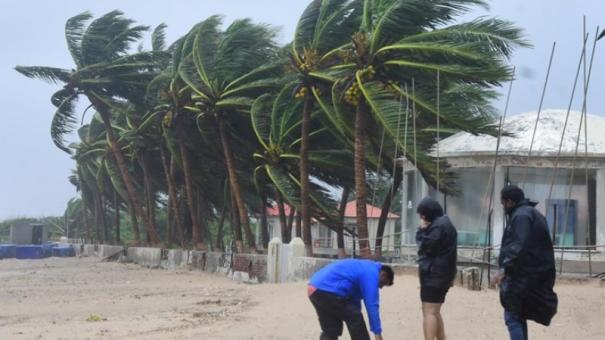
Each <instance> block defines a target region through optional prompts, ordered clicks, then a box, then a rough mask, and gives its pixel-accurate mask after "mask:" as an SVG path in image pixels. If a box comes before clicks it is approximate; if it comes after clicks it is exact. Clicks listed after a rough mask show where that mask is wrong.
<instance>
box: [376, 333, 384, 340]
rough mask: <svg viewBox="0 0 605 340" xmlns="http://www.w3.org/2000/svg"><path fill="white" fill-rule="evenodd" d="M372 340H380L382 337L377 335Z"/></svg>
mask: <svg viewBox="0 0 605 340" xmlns="http://www.w3.org/2000/svg"><path fill="white" fill-rule="evenodd" d="M374 340H382V335H379V334H376V335H374Z"/></svg>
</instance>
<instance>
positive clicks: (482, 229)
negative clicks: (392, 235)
mask: <svg viewBox="0 0 605 340" xmlns="http://www.w3.org/2000/svg"><path fill="white" fill-rule="evenodd" d="M566 113H567V112H566V111H565V110H544V111H542V113H541V115H540V119H539V121H538V124H537V130H536V135H535V140H534V143H533V149H532V152H531V157H528V154H529V148H530V144H531V140H532V135H533V131H534V126H535V124H536V118H537V113H536V112H527V113H523V114H519V115H515V116H512V117H508V118H507V119H506V122H505V123H504V131H506V132H510V133H512V134H514V136H512V137H502V139H501V142H500V147H499V151H498V158H497V162H496V164H495V171H492V169H494V160H495V158H496V157H495V156H496V144H497V138H495V137H491V136H484V135H479V136H475V135H471V134H468V133H464V132H460V133H457V134H455V135H453V136H450V137H448V138H446V139H444V140H442V141H441V142H440V143H439V144H438V145H437V146H436V147H438V148H439V155H440V157H443V158H446V159H447V161H448V162H449V164H450V165H451V166H452V170H453V171H454V172H455V173H456V174H457V175H458V185H459V189H460V191H461V195H460V196H458V197H446V198H445V203H446V204H445V205H446V211H447V214H448V215H449V216H450V218H451V219H452V221H453V223H454V224H455V225H456V227H457V229H458V230H459V244H460V245H483V244H486V243H487V242H486V241H487V238H486V237H487V235H486V232H487V223H488V222H487V221H488V215H489V211H488V210H489V209H488V205H489V197H490V196H491V195H492V191H491V190H490V189H491V185H490V183H491V181H493V182H494V183H495V190H493V196H492V200H493V201H492V202H493V203H492V204H493V209H492V211H493V212H492V226H493V232H492V235H491V244H493V245H498V244H500V241H501V238H502V232H503V227H504V216H503V211H502V208H501V205H500V190H501V189H502V188H503V186H504V185H505V184H506V183H511V184H516V185H519V186H520V187H521V188H522V189H523V190H524V191H525V194H526V196H527V197H528V198H531V199H532V200H536V201H539V205H538V206H537V208H538V210H540V211H541V212H542V213H543V214H544V215H545V216H546V217H547V219H548V222H549V226H550V228H551V232H553V228H554V234H555V243H556V245H567V246H571V245H574V246H584V245H595V244H597V245H603V244H605V118H602V117H599V116H594V115H590V114H589V115H587V116H588V118H587V126H588V131H587V136H588V138H587V140H588V143H585V137H584V136H585V131H584V129H582V130H581V131H580V138H579V144H578V143H576V141H577V136H578V131H579V130H580V117H581V114H580V113H579V112H571V113H570V115H569V119H568V122H567V127H566V129H565V133H564V134H563V127H564V126H565V121H566V116H567V115H566ZM583 125H584V124H582V126H583ZM562 135H563V139H562V140H563V142H562V147H561V153H560V157H559V159H558V160H557V154H558V151H559V145H560V143H561V136H562ZM576 147H577V149H578V152H577V157H576ZM585 147H586V148H587V153H586V154H585ZM404 163H405V164H406V165H404V166H405V167H408V168H407V169H405V168H404V172H405V176H404V183H403V192H404V197H403V208H404V210H403V211H405V213H403V214H402V215H403V216H402V229H403V232H404V234H405V237H403V240H402V242H403V243H413V236H412V235H413V233H414V231H415V230H416V226H417V224H418V220H417V217H416V214H415V209H416V205H417V204H418V202H419V200H420V199H422V197H424V196H426V195H431V196H433V197H438V199H439V200H440V201H441V202H444V198H443V197H442V195H436V194H435V192H434V191H433V190H432V189H430V188H428V186H427V185H426V183H424V181H422V179H421V178H420V176H419V175H418V174H417V173H416V171H415V170H414V168H413V167H412V166H411V165H410V164H409V163H407V162H404ZM565 216H567V222H565ZM564 233H565V236H563V234H564Z"/></svg>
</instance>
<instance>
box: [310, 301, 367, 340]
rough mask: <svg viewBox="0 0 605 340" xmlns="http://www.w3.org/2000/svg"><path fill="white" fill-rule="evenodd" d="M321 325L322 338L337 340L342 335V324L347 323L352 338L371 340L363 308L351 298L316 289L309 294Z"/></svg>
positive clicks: (322, 339)
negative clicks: (362, 312)
mask: <svg viewBox="0 0 605 340" xmlns="http://www.w3.org/2000/svg"><path fill="white" fill-rule="evenodd" d="M309 299H310V300H311V303H312V304H313V307H315V311H316V312H317V316H318V317H319V324H320V326H321V331H322V333H321V336H320V337H319V339H320V340H336V339H338V337H339V336H341V335H342V324H343V322H344V323H346V324H347V328H348V329H349V334H350V335H351V340H370V334H369V333H368V329H367V328H366V323H365V321H364V320H363V315H362V314H361V308H360V306H359V305H356V304H355V303H353V302H352V301H351V300H348V299H347V298H344V297H340V296H338V295H335V294H331V293H328V292H324V291H321V290H316V291H315V292H314V293H313V294H311V296H309Z"/></svg>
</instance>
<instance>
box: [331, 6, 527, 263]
mask: <svg viewBox="0 0 605 340" xmlns="http://www.w3.org/2000/svg"><path fill="white" fill-rule="evenodd" d="M357 3H359V4H360V6H362V11H361V12H358V13H361V24H360V26H359V29H358V31H357V33H355V34H354V35H353V38H352V41H351V44H350V45H349V46H347V47H346V48H343V49H341V54H342V63H341V64H340V65H336V66H334V67H332V72H333V75H334V77H337V78H338V80H337V81H336V82H335V83H334V85H333V88H332V100H333V104H334V105H333V107H331V108H328V109H327V110H326V112H327V113H328V114H329V115H331V116H333V118H332V119H333V120H338V121H343V122H346V121H350V120H351V119H350V117H351V116H350V115H348V112H351V111H352V112H355V114H354V122H355V124H354V126H353V127H351V126H350V125H349V126H348V129H347V131H351V129H353V130H354V136H355V138H354V139H355V178H356V181H355V191H356V201H357V225H358V229H359V237H360V248H361V250H362V253H363V255H364V256H369V246H368V245H369V243H368V241H367V239H368V234H367V218H366V209H365V204H366V195H365V186H366V180H365V171H366V166H365V160H366V157H367V154H366V153H367V151H368V150H367V144H368V142H369V141H371V140H380V137H379V136H377V131H381V130H383V129H384V132H385V137H386V139H387V143H389V144H390V145H397V147H398V150H400V153H401V154H398V155H393V154H392V155H390V156H388V155H387V158H388V159H387V161H389V162H392V161H393V160H394V159H395V158H396V157H400V156H405V157H406V158H408V159H410V160H411V161H412V162H413V163H414V164H415V165H416V167H417V168H418V169H419V170H420V171H421V172H422V174H423V176H424V178H425V179H426V180H427V181H428V182H429V183H430V184H431V185H433V186H437V179H439V181H440V182H442V183H440V184H441V185H439V187H440V188H442V189H443V190H444V191H448V190H451V189H452V188H453V179H452V177H451V176H449V175H450V174H449V173H448V172H447V170H445V172H444V173H443V174H437V169H439V168H440V169H441V171H444V169H446V166H445V164H444V165H441V166H440V167H437V166H436V162H435V161H434V160H433V159H432V158H431V157H430V146H431V145H432V144H433V143H434V141H435V137H436V130H435V129H434V124H433V122H435V121H436V118H437V116H438V117H439V119H440V120H441V127H442V128H443V130H444V131H449V132H452V131H457V130H463V131H468V132H471V133H490V134H494V133H496V128H495V126H493V125H491V122H492V117H493V114H494V110H493V109H492V107H491V106H490V105H489V103H488V100H489V99H491V98H493V97H494V92H493V91H492V90H491V89H490V87H491V86H493V85H500V83H501V82H502V81H505V80H507V79H509V78H510V76H511V72H510V68H509V67H507V65H506V59H507V58H508V56H509V55H510V53H511V51H512V49H513V48H514V47H516V46H526V45H527V44H526V43H525V42H524V41H523V40H522V39H521V38H520V30H519V29H517V28H515V27H513V26H512V25H511V24H510V23H508V22H504V21H500V20H497V19H478V20H475V21H472V22H470V23H463V24H457V25H452V26H445V25H446V24H448V23H451V22H452V20H453V18H454V17H455V16H456V15H459V14H461V13H464V12H466V11H467V10H468V9H469V8H470V6H473V5H483V4H484V2H483V1H481V0H438V1H431V2H428V1H423V0H406V1H403V0H383V1H373V0H359V1H357ZM436 27H439V28H436ZM438 73H439V74H440V75H441V79H440V83H439V85H440V88H439V89H437V88H436V85H437V82H436V79H437V74H438ZM412 88H413V89H414V91H412ZM437 91H439V93H440V100H441V103H440V104H441V105H440V107H437V105H436V104H434V103H435V102H436V98H435V97H436V93H437ZM403 100H407V101H409V102H411V103H412V104H414V105H415V106H416V107H417V108H418V116H417V118H418V130H417V131H409V132H408V133H403V132H402V131H401V130H402V128H401V126H399V122H400V121H401V119H400V115H401V114H403V112H402V108H401V106H402V105H401V103H402V101H403ZM327 106H328V105H326V104H324V105H323V107H327ZM405 114H409V112H406V113H405ZM347 118H349V119H347ZM376 127H378V128H376ZM414 132H416V133H417V134H418V140H419V141H420V143H421V144H420V148H419V150H418V151H417V152H416V150H412V148H410V146H411V145H413V141H412V140H411V137H412V136H413V135H414ZM442 135H445V133H443V134H442ZM404 136H407V138H408V140H405V139H406V138H405V137H404Z"/></svg>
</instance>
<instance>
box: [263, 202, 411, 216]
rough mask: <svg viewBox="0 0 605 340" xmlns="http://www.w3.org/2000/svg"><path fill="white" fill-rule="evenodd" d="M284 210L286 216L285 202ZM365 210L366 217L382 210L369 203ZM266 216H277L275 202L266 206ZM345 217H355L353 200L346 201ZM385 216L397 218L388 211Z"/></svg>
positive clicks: (287, 211) (287, 209) (288, 207)
mask: <svg viewBox="0 0 605 340" xmlns="http://www.w3.org/2000/svg"><path fill="white" fill-rule="evenodd" d="M284 210H285V211H286V216H288V215H289V214H290V206H289V205H287V204H284ZM366 211H367V214H368V218H379V217H380V213H381V212H382V210H381V209H380V208H378V207H375V206H373V205H370V204H366ZM267 216H269V217H275V216H279V210H278V209H277V204H273V205H272V206H271V207H269V208H267ZM345 217H353V218H355V217H357V206H356V204H355V201H351V202H349V203H347V205H346V207H345ZM387 218H399V215H397V214H393V213H389V214H388V215H387Z"/></svg>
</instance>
